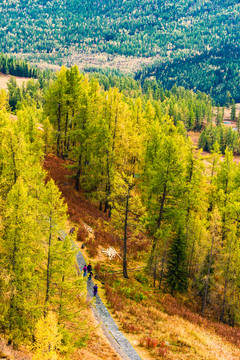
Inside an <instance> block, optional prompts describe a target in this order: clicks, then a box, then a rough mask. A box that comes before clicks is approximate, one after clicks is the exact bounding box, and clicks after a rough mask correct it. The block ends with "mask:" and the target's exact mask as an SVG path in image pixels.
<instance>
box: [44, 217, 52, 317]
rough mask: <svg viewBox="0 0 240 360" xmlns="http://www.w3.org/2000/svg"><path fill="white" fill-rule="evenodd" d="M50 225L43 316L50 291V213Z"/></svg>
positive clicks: (50, 229) (45, 312)
mask: <svg viewBox="0 0 240 360" xmlns="http://www.w3.org/2000/svg"><path fill="white" fill-rule="evenodd" d="M49 222H50V226H49V238H48V259H47V283H46V295H45V305H44V317H45V316H46V314H47V310H46V306H47V303H48V300H49V291H50V265H51V243H52V241H51V240H52V218H51V215H50V219H49Z"/></svg>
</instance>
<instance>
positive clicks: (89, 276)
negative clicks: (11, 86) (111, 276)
mask: <svg viewBox="0 0 240 360" xmlns="http://www.w3.org/2000/svg"><path fill="white" fill-rule="evenodd" d="M92 276H93V273H92V271H90V273H89V275H88V281H89V282H90V281H91V279H92Z"/></svg>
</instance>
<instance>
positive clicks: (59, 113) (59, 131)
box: [57, 104, 61, 157]
mask: <svg viewBox="0 0 240 360" xmlns="http://www.w3.org/2000/svg"><path fill="white" fill-rule="evenodd" d="M57 122H58V133H57V156H58V157H59V156H60V140H61V104H58V119H57Z"/></svg>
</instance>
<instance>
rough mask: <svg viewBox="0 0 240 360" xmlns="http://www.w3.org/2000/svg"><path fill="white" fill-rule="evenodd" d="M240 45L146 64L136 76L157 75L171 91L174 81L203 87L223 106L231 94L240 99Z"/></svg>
mask: <svg viewBox="0 0 240 360" xmlns="http://www.w3.org/2000/svg"><path fill="white" fill-rule="evenodd" d="M239 54H240V45H239V44H236V45H235V44H230V45H225V44H223V45H222V46H221V48H220V49H217V50H215V49H212V50H209V51H205V52H203V53H202V54H199V55H195V56H188V57H186V58H183V59H174V60H167V61H165V62H159V63H157V64H154V65H152V66H149V67H146V68H145V69H143V70H141V71H139V72H138V73H137V74H136V76H135V78H136V79H137V80H141V81H142V82H143V81H144V79H146V78H148V77H152V76H154V77H156V79H157V80H159V81H161V83H162V86H163V88H165V89H168V90H170V89H171V88H172V87H173V86H174V85H175V84H176V85H177V86H183V87H184V88H186V89H193V90H195V91H197V90H200V91H202V92H205V93H207V94H210V95H211V97H212V98H213V99H214V100H215V102H216V103H219V104H221V105H223V104H225V103H226V101H227V100H229V99H230V98H231V97H233V98H234V99H235V101H237V102H240V92H239V89H240V61H239Z"/></svg>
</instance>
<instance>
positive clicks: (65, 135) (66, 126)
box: [64, 111, 68, 154]
mask: <svg viewBox="0 0 240 360" xmlns="http://www.w3.org/2000/svg"><path fill="white" fill-rule="evenodd" d="M67 132H68V111H67V115H66V120H65V132H64V154H65V153H66V152H67Z"/></svg>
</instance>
